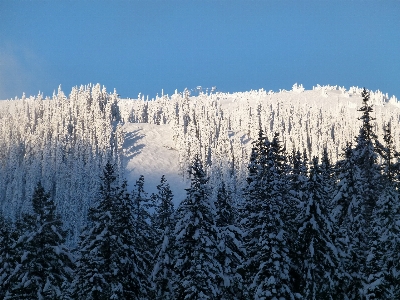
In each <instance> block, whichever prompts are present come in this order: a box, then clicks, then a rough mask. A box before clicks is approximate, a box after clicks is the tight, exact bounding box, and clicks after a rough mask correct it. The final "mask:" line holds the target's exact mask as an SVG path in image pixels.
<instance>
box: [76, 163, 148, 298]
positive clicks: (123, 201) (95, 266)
mask: <svg viewBox="0 0 400 300" xmlns="http://www.w3.org/2000/svg"><path fill="white" fill-rule="evenodd" d="M88 219H89V220H88V221H89V223H88V225H87V227H86V228H85V229H84V231H83V232H82V234H81V240H80V243H79V258H78V262H77V272H76V279H75V281H74V287H73V288H74V291H73V294H74V298H79V299H142V297H141V295H142V294H143V293H144V288H143V287H142V285H141V282H140V270H138V269H139V268H138V265H139V264H140V260H139V258H138V253H137V251H136V249H135V247H134V245H133V239H134V238H135V233H136V232H135V231H134V230H133V229H134V227H133V222H132V203H131V200H130V198H129V195H128V194H127V192H126V184H125V183H124V184H123V185H122V186H119V185H118V178H117V174H116V172H115V170H114V166H113V165H112V164H111V163H110V162H108V163H107V164H106V166H105V168H104V171H103V176H102V177H101V186H100V192H99V196H98V201H97V202H96V203H94V205H93V206H92V207H91V208H90V210H89V215H88Z"/></svg>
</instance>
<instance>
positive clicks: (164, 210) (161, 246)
mask: <svg viewBox="0 0 400 300" xmlns="http://www.w3.org/2000/svg"><path fill="white" fill-rule="evenodd" d="M157 190H158V193H157V194H153V195H152V199H153V201H154V202H155V214H154V215H153V228H154V230H155V232H156V235H157V236H159V237H160V238H158V241H159V242H158V243H157V253H156V255H155V259H154V268H153V272H152V280H153V283H154V289H155V299H160V300H162V299H166V300H168V299H174V294H173V292H174V291H173V287H172V285H171V282H172V281H173V277H174V272H173V261H172V258H173V253H172V245H173V238H174V235H173V231H174V228H175V222H174V204H173V202H172V199H173V194H172V191H171V189H170V187H169V184H168V183H167V180H166V179H165V176H164V175H163V176H162V177H161V183H160V184H159V185H158V186H157Z"/></svg>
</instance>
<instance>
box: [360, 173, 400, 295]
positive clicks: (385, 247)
mask: <svg viewBox="0 0 400 300" xmlns="http://www.w3.org/2000/svg"><path fill="white" fill-rule="evenodd" d="M399 218H400V205H399V194H398V192H397V191H396V189H395V187H394V185H393V183H391V182H390V181H386V182H385V187H384V189H383V190H382V193H381V194H380V195H379V199H378V202H377V206H376V207H375V209H374V212H373V218H372V223H371V227H370V228H371V231H370V232H369V244H368V249H369V251H368V255H367V259H366V268H365V269H366V271H365V277H364V295H365V297H366V299H397V298H399V297H400V284H399V282H400V281H399V280H400V275H399V274H400V265H399V264H400V263H399V262H400V243H399V237H400V223H399Z"/></svg>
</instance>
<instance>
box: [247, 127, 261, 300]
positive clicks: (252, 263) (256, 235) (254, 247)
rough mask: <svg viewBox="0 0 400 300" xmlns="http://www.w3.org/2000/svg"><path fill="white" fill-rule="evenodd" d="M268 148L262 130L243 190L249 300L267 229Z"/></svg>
mask: <svg viewBox="0 0 400 300" xmlns="http://www.w3.org/2000/svg"><path fill="white" fill-rule="evenodd" d="M267 149H268V141H267V139H266V137H265V135H264V131H263V130H262V128H261V127H260V128H259V131H258V139H257V140H256V141H254V142H253V148H252V150H251V156H250V162H249V165H248V177H247V186H246V188H245V190H244V191H243V194H244V203H243V204H242V207H241V226H242V228H243V230H244V232H245V239H244V242H245V248H246V254H247V257H246V259H245V261H244V263H243V269H244V272H245V275H244V276H243V277H244V284H245V288H244V294H245V297H247V298H249V299H250V298H253V297H254V294H253V293H254V289H253V290H251V285H252V283H253V279H254V277H255V275H256V274H257V272H258V267H259V261H260V253H259V239H260V237H261V231H262V226H263V220H262V214H263V201H264V199H265V187H264V183H265V180H266V173H267Z"/></svg>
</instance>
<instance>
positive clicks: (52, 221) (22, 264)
mask: <svg viewBox="0 0 400 300" xmlns="http://www.w3.org/2000/svg"><path fill="white" fill-rule="evenodd" d="M32 207H33V214H32V215H25V216H24V217H23V220H22V221H21V222H18V225H19V226H18V227H19V229H18V231H17V232H19V233H20V234H21V236H20V237H19V239H18V241H17V244H16V245H14V247H16V249H17V253H18V252H19V255H20V257H19V259H18V261H19V262H18V263H17V264H16V266H15V269H14V270H13V273H12V275H11V276H10V278H9V288H8V291H7V293H6V296H5V299H37V298H38V299H63V297H64V295H65V294H66V293H67V288H68V287H69V284H70V282H71V281H72V276H73V267H74V265H73V258H72V255H71V253H70V251H69V250H68V248H67V247H66V246H65V245H64V243H65V239H66V236H67V232H66V231H64V230H63V228H62V227H63V224H62V220H61V216H60V215H59V214H58V213H57V212H56V206H55V204H54V202H53V200H52V198H51V197H50V195H49V194H48V193H46V192H45V190H44V188H43V186H42V185H41V183H40V182H39V183H38V184H37V186H36V187H35V190H34V193H33V196H32Z"/></svg>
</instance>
